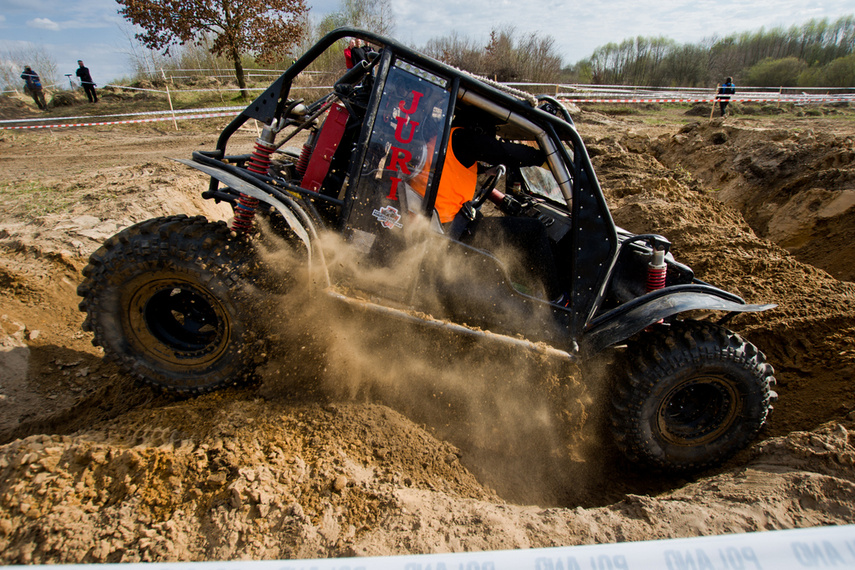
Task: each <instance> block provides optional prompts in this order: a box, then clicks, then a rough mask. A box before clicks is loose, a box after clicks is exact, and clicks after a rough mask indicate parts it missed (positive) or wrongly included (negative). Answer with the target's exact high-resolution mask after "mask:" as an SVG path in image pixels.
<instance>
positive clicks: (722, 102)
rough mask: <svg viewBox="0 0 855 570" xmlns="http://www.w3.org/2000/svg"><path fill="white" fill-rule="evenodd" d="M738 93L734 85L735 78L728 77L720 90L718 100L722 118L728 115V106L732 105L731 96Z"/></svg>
mask: <svg viewBox="0 0 855 570" xmlns="http://www.w3.org/2000/svg"><path fill="white" fill-rule="evenodd" d="M734 93H736V85H734V84H733V77H728V78H726V79H725V80H724V84H723V85H721V86H720V87H719V88H718V93H717V96H716V99H718V104H719V107H721V116H722V117H724V116H725V115H727V112H726V109H727V104H728V103H730V96H731V95H733V94H734Z"/></svg>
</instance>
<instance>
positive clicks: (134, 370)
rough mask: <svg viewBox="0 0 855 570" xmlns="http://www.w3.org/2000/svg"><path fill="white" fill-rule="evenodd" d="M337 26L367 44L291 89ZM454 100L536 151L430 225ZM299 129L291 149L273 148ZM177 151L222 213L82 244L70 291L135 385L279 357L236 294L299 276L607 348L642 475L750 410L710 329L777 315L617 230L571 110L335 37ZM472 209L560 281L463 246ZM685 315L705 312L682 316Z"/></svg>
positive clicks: (324, 52)
mask: <svg viewBox="0 0 855 570" xmlns="http://www.w3.org/2000/svg"><path fill="white" fill-rule="evenodd" d="M348 38H358V39H359V40H361V41H362V42H367V44H369V45H370V46H371V47H373V48H374V50H373V51H370V52H368V56H367V57H366V58H365V59H363V60H362V61H358V62H356V63H355V65H354V66H353V67H352V68H350V69H348V70H346V71H344V72H343V73H342V74H341V75H340V76H339V77H338V78H337V79H336V80H334V81H329V83H334V84H333V85H332V86H331V87H327V88H325V89H322V90H321V91H322V94H321V95H320V96H317V95H315V96H310V94H311V93H315V94H317V92H318V88H317V87H315V86H316V85H317V84H318V83H325V82H326V80H325V79H324V76H323V75H322V74H320V73H318V72H316V71H314V70H315V69H317V64H316V61H320V60H321V59H323V58H329V57H338V58H342V56H341V46H342V42H344V41H346V40H347V39H348ZM330 53H332V56H331V55H330ZM342 61H343V58H342ZM329 83H327V84H329ZM462 109H468V110H477V111H478V112H480V113H483V114H484V116H489V117H490V118H491V119H492V121H493V123H494V125H493V126H494V127H496V128H497V131H496V133H497V136H498V137H500V138H501V139H503V140H512V141H521V142H523V143H526V144H528V145H530V146H533V147H537V148H539V149H540V150H542V151H543V155H544V156H545V162H544V163H543V164H542V165H541V166H533V167H525V168H509V169H507V172H505V170H506V169H505V168H504V167H503V166H502V165H492V166H493V167H494V169H493V171H492V172H488V173H486V175H485V176H483V177H482V184H481V185H480V187H478V188H477V190H476V191H475V192H474V195H473V197H472V199H471V200H470V201H468V202H467V203H465V204H464V205H463V207H462V208H461V212H460V213H459V214H458V216H457V217H455V220H454V221H453V222H451V223H447V224H442V223H440V221H439V219H438V218H437V215H436V211H435V208H434V205H435V202H436V194H437V189H438V186H439V179H440V176H441V172H442V170H443V165H444V162H445V157H446V152H447V151H448V147H449V136H450V135H449V133H450V130H451V125H452V120H453V118H454V116H455V114H456V113H458V112H460V111H461V110H462ZM252 119H254V120H255V121H258V124H260V125H262V126H263V130H262V131H260V136H259V137H258V139H257V141H256V143H255V147H254V150H253V151H252V152H251V153H248V154H241V155H229V154H228V153H227V152H226V150H227V146H228V144H229V141H230V138H231V137H232V136H233V135H234V134H235V133H236V132H237V131H238V129H239V128H241V127H242V126H243V125H245V123H247V121H250V120H252ZM307 134H308V137H307V139H306V142H305V143H304V144H303V145H302V147H300V146H299V145H297V146H293V145H289V144H288V143H289V142H292V141H297V140H300V138H301V137H305V136H306V135H307ZM182 162H184V163H185V164H187V165H189V166H192V167H194V168H197V169H199V170H201V171H203V172H204V173H206V174H208V175H210V176H211V182H210V186H209V188H208V189H207V190H206V191H205V192H204V194H203V196H204V197H205V198H209V199H212V200H216V201H219V202H227V203H228V204H230V205H231V206H232V207H233V212H234V217H233V220H231V225H230V226H228V225H227V224H226V223H225V222H223V221H213V222H212V221H208V220H206V219H205V218H203V217H187V216H180V215H179V216H170V217H164V218H156V219H152V220H148V221H145V222H142V223H138V224H136V225H134V226H132V227H129V228H127V229H125V230H123V231H121V232H120V233H118V234H117V235H115V236H114V237H112V238H110V239H109V240H108V241H107V242H106V243H105V244H104V245H103V246H102V247H101V248H100V249H99V250H98V251H96V252H95V253H94V254H93V255H92V256H91V259H90V263H89V265H88V266H87V267H86V269H85V270H84V275H85V281H84V282H83V283H82V284H81V285H80V287H79V289H78V293H79V295H80V296H81V297H83V300H82V302H81V303H80V308H81V310H82V311H85V312H86V313H87V318H86V320H85V323H84V328H85V329H86V330H89V331H92V332H93V333H94V340H93V342H94V344H95V345H100V346H102V347H103V348H104V351H105V355H106V357H107V358H108V359H110V360H112V361H114V362H116V363H117V364H118V365H119V366H120V367H121V368H122V369H123V370H124V371H126V372H127V373H128V374H130V375H132V376H134V377H135V378H137V379H138V380H140V381H142V382H144V383H146V384H149V385H151V386H155V387H159V388H162V389H166V390H170V391H174V392H178V393H183V394H191V395H192V394H202V393H205V392H208V391H211V390H214V389H217V388H220V387H223V386H226V385H229V384H233V383H236V382H240V381H242V380H244V379H247V378H250V377H252V375H253V371H254V370H255V369H256V367H257V366H258V365H259V364H260V363H261V362H262V361H263V360H264V355H265V354H269V353H271V352H275V351H276V350H277V348H276V347H275V346H269V344H270V342H271V341H270V339H269V338H267V336H266V335H265V331H264V328H263V324H264V322H265V319H266V315H265V314H263V313H260V311H259V309H258V306H257V305H256V304H255V303H254V301H253V299H254V297H255V296H256V295H255V293H253V291H254V292H256V293H257V292H259V291H281V289H283V288H286V289H287V288H293V287H306V286H307V287H309V288H312V289H313V290H314V291H315V294H325V295H327V296H329V297H331V298H333V299H335V300H336V302H341V303H345V304H347V303H349V304H354V305H355V304H358V305H359V307H360V308H361V309H363V310H368V311H376V312H378V313H382V314H383V315H386V316H389V317H399V318H402V319H409V320H411V321H417V322H420V323H423V324H424V325H427V326H440V327H444V328H445V329H448V330H451V331H453V332H454V333H455V334H458V333H459V334H461V335H476V336H482V337H485V338H489V339H491V340H493V341H496V342H504V343H507V344H508V345H513V346H519V347H525V348H531V349H535V350H541V351H546V352H548V353H550V354H552V355H553V356H556V357H560V358H565V359H568V360H571V361H576V362H588V361H592V360H595V359H601V358H603V356H604V355H607V354H611V353H617V356H618V357H617V358H614V359H612V360H614V362H615V364H614V367H613V368H612V371H611V373H610V374H609V375H607V378H606V381H608V382H610V383H612V385H611V387H610V391H609V393H610V400H611V401H610V405H611V412H610V423H611V429H612V432H613V434H614V437H615V441H616V442H617V445H618V447H620V448H621V449H622V451H623V452H624V453H625V454H626V455H627V457H629V458H630V459H632V460H634V461H637V462H638V463H640V464H643V465H646V466H648V467H653V468H662V469H669V470H677V471H688V470H695V469H699V468H704V467H708V466H711V465H714V464H717V463H720V462H721V461H723V460H725V459H726V458H728V457H730V456H731V455H732V454H734V453H736V452H737V451H739V450H740V449H742V448H744V447H745V446H746V445H747V444H748V443H749V442H750V441H751V440H752V439H753V438H754V437H755V435H756V434H757V433H758V431H759V430H760V428H761V427H762V426H763V424H764V422H765V421H766V418H767V414H768V413H769V411H770V409H771V405H770V404H771V402H772V401H773V400H774V399H775V393H774V392H773V391H772V386H773V385H774V383H775V380H774V378H773V370H772V367H771V366H770V365H769V364H767V363H766V361H765V357H764V355H763V354H762V353H761V352H760V351H759V350H758V349H757V348H756V347H755V346H754V345H752V344H750V343H748V342H746V341H745V340H743V339H742V338H741V337H740V336H739V335H737V334H735V333H733V332H731V331H730V330H728V329H726V328H725V327H724V326H723V323H724V322H725V321H726V320H727V319H728V318H730V317H732V316H733V315H735V314H738V313H740V312H746V311H763V310H765V309H768V308H771V307H773V306H774V305H749V304H746V303H745V302H744V301H743V300H742V299H741V298H739V297H738V296H736V295H733V294H731V293H728V292H726V291H723V290H721V289H718V288H716V287H713V286H711V285H709V284H707V283H704V282H702V281H699V280H698V279H696V278H695V277H694V275H693V272H692V270H691V269H690V268H688V267H687V266H685V265H683V264H680V263H678V262H677V261H675V259H674V258H673V256H672V254H671V253H670V251H669V247H670V243H669V242H668V240H667V239H666V238H664V237H662V236H659V235H653V234H644V235H634V234H631V233H629V232H627V231H624V230H622V229H620V228H618V227H616V226H615V224H614V223H613V221H612V217H611V215H610V213H609V209H608V206H607V204H606V201H605V199H604V197H603V192H602V190H601V188H600V186H599V183H598V181H597V177H596V175H595V173H594V169H593V168H592V165H591V161H590V159H589V156H588V154H587V152H586V149H585V145H584V143H583V142H582V139H581V138H580V136H579V133H578V132H577V130H576V128H575V125H574V122H573V119H572V118H571V116H570V114H569V113H568V111H567V110H566V108H565V107H564V106H562V104H561V103H560V102H559V101H557V100H556V99H555V98H553V97H550V96H532V95H529V94H526V93H523V92H520V91H515V90H510V89H507V88H505V87H503V86H501V85H498V84H496V83H493V82H491V81H489V80H487V79H484V78H479V77H476V76H473V75H470V74H468V73H465V72H462V71H460V70H458V69H454V68H452V67H450V66H448V65H444V64H442V63H439V62H437V61H435V60H433V59H431V58H428V57H425V56H424V55H421V54H419V53H417V52H415V51H413V50H411V49H408V48H406V47H404V46H403V45H401V44H399V43H397V42H395V41H393V40H390V39H387V38H385V37H381V36H377V35H375V34H371V33H367V32H364V31H360V30H355V29H339V30H336V31H334V32H332V33H330V34H329V35H327V36H326V37H324V38H323V39H322V40H321V41H320V42H319V43H318V44H317V45H315V46H314V47H312V48H311V49H310V50H309V51H308V52H307V53H306V54H305V55H304V56H302V57H301V58H300V59H299V60H297V61H296V62H295V63H294V64H293V65H292V66H291V67H290V68H289V69H288V70H287V71H285V73H283V74H282V75H281V76H280V77H279V78H278V79H277V80H276V81H275V82H273V84H272V85H270V87H269V88H268V89H267V90H266V91H265V92H264V93H263V94H262V95H261V96H259V97H258V98H257V99H256V100H255V101H253V102H252V104H250V105H249V106H248V107H247V108H246V109H245V110H244V111H243V112H242V113H240V115H239V116H238V117H237V118H236V119H235V120H234V121H232V122H231V123H230V124H229V125H228V126H227V127H226V128H225V129H224V131H223V132H222V134H221V135H220V137H219V140H218V142H217V146H216V150H215V151H207V152H205V151H197V152H194V153H193V159H192V160H183V161H182ZM417 181H420V184H421V189H422V191H421V193H420V192H419V191H418V190H417V188H419V185H418V184H417ZM488 216H505V217H516V218H527V219H535V220H539V221H540V223H541V224H542V226H543V228H545V232H546V234H547V235H548V239H549V245H550V249H551V252H552V256H553V261H554V265H555V269H556V271H555V273H556V277H555V278H556V280H557V283H548V284H541V285H546V286H545V287H540V288H538V287H537V286H536V284H535V285H532V284H531V282H527V281H526V278H525V271H522V275H523V276H522V277H520V274H521V273H520V271H518V270H517V269H518V268H517V269H514V268H512V267H511V266H510V265H509V263H510V262H508V261H506V259H505V258H503V257H502V256H501V255H499V254H498V253H497V251H492V250H491V248H490V247H482V246H479V247H475V246H473V245H472V242H467V240H465V239H462V236H464V235H471V234H472V233H473V230H472V228H473V227H474V228H475V229H474V233H477V222H478V220H479V219H482V218H484V217H488ZM262 225H263V227H264V228H265V230H264V232H261V231H260V230H259V226H262ZM330 233H333V234H335V235H337V236H339V238H340V243H341V244H342V245H341V246H340V247H341V248H345V249H346V250H347V255H348V256H350V257H351V258H352V259H353V260H355V262H356V263H355V265H359V266H360V267H363V268H366V267H368V268H378V269H380V270H385V273H382V272H381V274H384V275H387V276H388V278H387V279H381V280H379V281H378V280H376V279H371V280H368V279H364V278H362V277H361V276H360V275H358V274H355V273H348V272H347V271H342V270H341V268H340V267H339V266H331V264H328V263H327V260H326V257H325V252H324V248H323V247H321V245H320V244H319V241H320V237H321V236H324V235H329V234H330ZM270 235H275V236H277V237H278V238H279V241H278V243H280V244H282V246H283V247H288V248H292V249H293V250H294V252H296V253H297V255H295V256H294V257H293V258H292V259H293V260H294V264H295V267H294V268H293V269H294V271H293V272H289V275H290V277H289V276H285V277H281V276H277V275H276V273H275V272H269V271H267V270H266V268H265V266H264V262H263V259H262V258H260V257H259V255H258V254H257V251H256V248H255V247H254V244H255V242H256V241H258V240H263V239H266V238H265V237H264V236H268V237H269V236H270ZM497 249H498V248H497ZM449 261H451V263H449ZM297 264H299V265H300V267H299V270H298V268H297V267H296V265H297ZM449 266H450V267H451V269H449ZM298 275H300V276H306V277H300V278H299V279H298V278H297V276H298ZM300 280H302V281H304V283H303V284H302V285H300V284H299V283H298V282H299V281H300ZM550 290H551V291H553V292H554V291H561V292H562V293H563V294H562V295H560V298H555V297H553V296H552V295H549V294H546V293H545V291H550ZM553 294H554V293H553ZM688 311H692V313H693V314H695V315H696V314H698V311H702V312H705V314H708V315H710V316H711V317H713V316H714V317H715V318H718V319H719V320H718V321H717V322H713V321H712V320H691V319H681V318H680V317H681V315H684V314H685V313H686V312H688ZM722 315H723V316H722ZM259 347H260V348H259ZM256 348H258V349H256Z"/></svg>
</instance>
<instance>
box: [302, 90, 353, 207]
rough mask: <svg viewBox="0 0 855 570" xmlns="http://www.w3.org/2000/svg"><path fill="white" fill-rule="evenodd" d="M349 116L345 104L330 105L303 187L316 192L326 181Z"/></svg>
mask: <svg viewBox="0 0 855 570" xmlns="http://www.w3.org/2000/svg"><path fill="white" fill-rule="evenodd" d="M348 117H349V115H348V113H347V110H346V109H345V108H344V106H342V105H339V104H338V103H336V104H334V105H333V106H332V107H330V110H329V113H328V114H327V118H326V120H325V121H324V124H323V126H322V127H321V132H320V135H319V136H318V142H317V143H316V144H315V150H314V151H312V157H311V158H310V159H309V165H308V166H307V167H306V173H305V174H304V175H303V182H302V183H301V184H300V186H301V187H303V188H305V189H306V190H312V191H315V192H317V191H318V190H320V188H321V184H323V183H324V178H326V177H327V173H328V172H329V170H330V162H332V157H333V155H334V154H335V151H336V149H337V148H338V145H339V144H340V143H341V137H342V136H343V135H344V127H345V125H347V119H348Z"/></svg>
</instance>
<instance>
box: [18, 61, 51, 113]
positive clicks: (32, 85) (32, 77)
mask: <svg viewBox="0 0 855 570" xmlns="http://www.w3.org/2000/svg"><path fill="white" fill-rule="evenodd" d="M21 79H23V80H24V85H25V87H24V90H25V91H27V92H28V93H29V94H30V97H32V98H33V101H35V102H36V105H38V106H39V109H41V110H42V111H47V103H46V102H45V94H44V91H43V90H42V81H41V79H39V74H38V73H36V72H35V71H33V70H32V69H31V68H30V66H29V65H25V66H24V72H23V73H22V74H21Z"/></svg>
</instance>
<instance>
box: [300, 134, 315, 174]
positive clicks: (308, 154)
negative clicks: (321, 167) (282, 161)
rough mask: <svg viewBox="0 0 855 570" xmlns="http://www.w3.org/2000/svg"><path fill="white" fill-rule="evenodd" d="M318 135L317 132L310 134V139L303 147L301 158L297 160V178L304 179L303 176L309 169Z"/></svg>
mask: <svg viewBox="0 0 855 570" xmlns="http://www.w3.org/2000/svg"><path fill="white" fill-rule="evenodd" d="M316 133H317V131H312V132H311V134H309V139H308V140H307V141H306V143H305V144H304V145H303V150H302V152H301V153H300V158H299V159H297V164H296V165H294V170H296V171H297V178H303V175H304V174H306V169H307V168H308V167H309V159H310V158H312V149H314V147H315V138H316Z"/></svg>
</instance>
